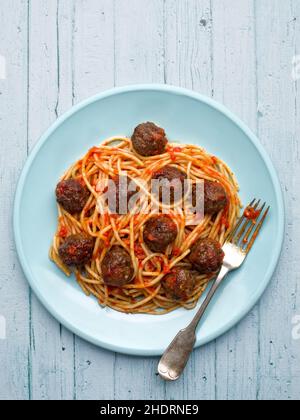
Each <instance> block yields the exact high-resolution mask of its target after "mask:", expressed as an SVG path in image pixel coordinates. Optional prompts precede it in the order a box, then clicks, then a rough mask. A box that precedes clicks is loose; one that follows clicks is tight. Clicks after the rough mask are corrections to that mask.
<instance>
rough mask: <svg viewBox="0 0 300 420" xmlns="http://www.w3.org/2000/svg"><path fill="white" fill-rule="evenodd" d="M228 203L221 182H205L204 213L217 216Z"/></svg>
mask: <svg viewBox="0 0 300 420" xmlns="http://www.w3.org/2000/svg"><path fill="white" fill-rule="evenodd" d="M227 203H228V198H227V194H226V191H225V189H224V187H223V186H222V185H221V184H220V183H219V182H214V181H208V180H205V182H204V213H205V214H215V213H218V212H219V211H221V210H223V209H224V208H225V207H226V206H227Z"/></svg>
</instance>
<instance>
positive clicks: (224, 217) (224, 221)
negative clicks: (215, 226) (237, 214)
mask: <svg viewBox="0 0 300 420" xmlns="http://www.w3.org/2000/svg"><path fill="white" fill-rule="evenodd" d="M228 212H229V207H228V205H227V206H226V207H225V209H224V211H223V214H222V217H221V222H220V223H221V225H223V226H225V227H226V229H228V228H229V220H228Z"/></svg>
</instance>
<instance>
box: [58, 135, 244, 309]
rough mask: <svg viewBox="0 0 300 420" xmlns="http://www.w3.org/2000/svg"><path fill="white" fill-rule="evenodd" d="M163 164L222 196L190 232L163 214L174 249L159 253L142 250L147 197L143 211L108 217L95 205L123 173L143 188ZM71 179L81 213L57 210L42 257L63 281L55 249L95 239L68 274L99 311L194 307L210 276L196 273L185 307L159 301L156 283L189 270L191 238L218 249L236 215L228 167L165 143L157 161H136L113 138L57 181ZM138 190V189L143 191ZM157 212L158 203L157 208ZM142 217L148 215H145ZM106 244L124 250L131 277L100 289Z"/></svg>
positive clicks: (181, 217) (177, 218)
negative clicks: (217, 188) (76, 184)
mask: <svg viewBox="0 0 300 420" xmlns="http://www.w3.org/2000/svg"><path fill="white" fill-rule="evenodd" d="M166 165H174V166H176V167H178V168H179V169H180V170H181V171H182V172H184V173H185V174H186V175H187V178H188V179H190V180H192V181H193V182H196V181H198V180H211V181H218V182H219V183H220V184H222V186H223V188H224V189H225V191H226V194H227V196H228V204H227V206H226V208H225V209H223V210H221V211H220V212H219V213H217V214H215V215H209V214H207V215H205V216H204V218H203V219H202V220H201V222H200V223H199V224H198V225H196V226H191V225H190V224H188V223H187V219H188V215H187V214H186V213H185V210H184V209H181V210H180V211H178V208H175V207H174V206H172V205H170V206H169V210H168V212H169V214H170V216H171V217H172V220H173V221H174V222H175V223H176V225H177V228H178V235H177V238H176V240H175V242H174V243H173V244H171V245H169V246H168V248H167V250H166V252H164V253H155V252H152V251H150V250H149V248H148V247H147V246H146V244H145V242H144V239H143V229H144V226H145V223H146V222H147V221H148V220H149V218H150V217H151V216H152V215H153V214H152V213H151V209H150V208H148V199H149V195H151V192H150V191H149V190H147V188H146V191H145V198H144V200H145V201H144V202H143V203H140V205H141V206H142V208H143V211H141V212H139V213H136V214H132V213H130V212H129V213H127V214H124V215H116V214H111V213H110V211H109V208H106V209H104V210H105V211H101V212H99V208H98V205H97V200H98V198H99V194H100V193H101V192H103V189H104V188H105V186H106V185H107V184H108V181H109V179H111V178H114V177H116V176H118V175H120V174H122V173H126V175H127V176H128V178H129V179H132V180H136V179H139V180H142V181H143V185H146V186H147V185H149V183H150V181H151V177H152V174H153V173H154V172H156V171H158V170H160V169H161V168H163V167H165V166H166ZM68 179H76V180H79V181H80V182H81V183H82V185H84V186H86V187H87V188H88V190H89V192H90V195H89V198H88V200H87V202H86V204H85V207H84V209H83V210H82V212H81V213H80V214H76V215H72V214H70V213H69V212H67V211H66V210H65V209H64V208H63V207H62V206H61V205H58V213H59V218H58V228H57V231H56V234H55V236H54V239H53V244H52V247H51V249H50V258H51V259H52V260H53V261H54V262H55V263H56V264H57V266H58V267H59V268H60V269H61V270H63V272H64V273H65V274H66V275H67V276H70V275H71V274H72V270H71V269H70V268H69V267H68V266H66V265H65V264H64V263H63V262H62V260H61V258H60V256H59V247H60V246H61V244H62V243H63V242H64V240H65V238H66V237H67V236H69V235H74V234H78V233H82V232H84V233H86V234H87V235H89V236H90V237H93V238H94V239H95V245H94V250H93V257H92V260H91V261H90V262H89V263H88V264H86V265H85V266H84V268H76V269H75V270H74V272H75V276H76V279H77V281H78V283H79V285H80V286H81V288H82V289H83V291H84V292H85V293H86V294H87V295H93V296H95V297H96V298H97V300H98V302H99V303H100V305H101V306H108V307H110V308H113V309H115V310H118V311H121V312H125V313H147V314H164V313H167V312H170V311H173V310H175V309H177V308H179V307H184V308H186V309H191V308H194V307H195V305H196V304H197V302H198V300H199V298H200V296H201V295H202V294H203V292H204V290H205V288H206V286H207V284H208V282H209V281H210V280H211V279H212V277H213V276H214V275H215V273H211V274H205V275H202V274H198V275H197V279H196V282H195V287H194V290H193V292H192V294H191V295H190V296H189V297H188V299H187V300H185V301H176V300H174V299H171V298H170V297H168V295H166V293H165V291H164V288H163V287H162V282H163V281H164V280H163V279H164V277H165V275H166V274H168V273H170V272H171V271H172V269H174V268H178V267H179V268H187V269H190V268H191V264H190V262H189V260H188V258H187V257H188V255H189V254H190V250H191V246H192V245H193V243H194V242H195V241H196V240H198V239H199V238H211V239H215V240H217V241H218V242H219V243H220V244H223V243H224V241H225V239H226V237H227V235H228V234H229V232H230V231H231V229H232V227H233V225H234V224H235V221H236V219H237V218H238V216H239V211H240V207H241V206H240V200H239V196H238V190H239V188H238V183H237V181H236V179H235V176H234V174H233V173H232V171H231V170H230V168H229V167H228V166H227V165H226V164H225V163H224V162H223V161H222V160H220V159H219V158H217V157H215V156H211V155H209V154H208V153H207V152H206V151H205V150H204V149H202V148H200V147H197V146H195V145H177V144H169V145H168V146H167V148H166V152H165V153H163V154H161V155H158V156H150V157H142V156H139V155H137V154H136V152H135V151H134V149H133V146H132V142H131V139H129V138H125V137H113V138H110V139H108V140H106V141H105V142H104V143H103V144H101V145H100V146H98V147H93V148H92V149H90V150H89V151H88V153H87V154H86V155H85V156H84V157H83V158H82V159H80V160H79V161H78V162H76V163H75V164H74V165H73V166H71V167H70V168H69V169H68V170H67V172H66V173H65V174H64V176H63V178H62V180H68ZM143 188H145V187H143ZM159 205H160V208H161V209H162V208H163V206H164V204H162V203H160V204H159ZM147 210H148V211H147ZM113 245H119V246H121V247H123V248H125V249H126V250H127V251H128V253H129V254H130V256H131V259H132V264H133V268H134V278H133V280H132V281H131V282H130V283H129V284H126V285H125V286H123V287H113V286H109V285H107V284H105V283H104V281H103V278H102V273H101V263H102V261H103V259H104V257H105V254H106V252H107V250H108V249H110V248H111V247H112V246H113Z"/></svg>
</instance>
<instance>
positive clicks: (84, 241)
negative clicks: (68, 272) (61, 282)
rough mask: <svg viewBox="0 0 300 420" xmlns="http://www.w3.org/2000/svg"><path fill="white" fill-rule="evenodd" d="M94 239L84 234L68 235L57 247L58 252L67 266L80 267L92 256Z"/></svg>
mask: <svg viewBox="0 0 300 420" xmlns="http://www.w3.org/2000/svg"><path fill="white" fill-rule="evenodd" d="M93 250H94V239H93V238H91V237H90V236H88V235H86V234H83V233H81V234H77V235H71V236H69V237H68V238H67V239H66V240H65V241H64V242H63V244H62V245H61V246H60V247H59V250H58V253H59V256H60V258H61V260H62V261H63V263H64V264H66V265H67V266H69V267H81V266H83V265H85V264H87V263H88V262H89V261H90V260H91V259H92V256H93Z"/></svg>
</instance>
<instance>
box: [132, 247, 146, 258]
mask: <svg viewBox="0 0 300 420" xmlns="http://www.w3.org/2000/svg"><path fill="white" fill-rule="evenodd" d="M134 253H135V255H136V257H137V258H138V259H139V260H140V259H144V258H145V257H146V255H145V252H144V250H143V248H142V246H141V245H140V244H135V245H134Z"/></svg>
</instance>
